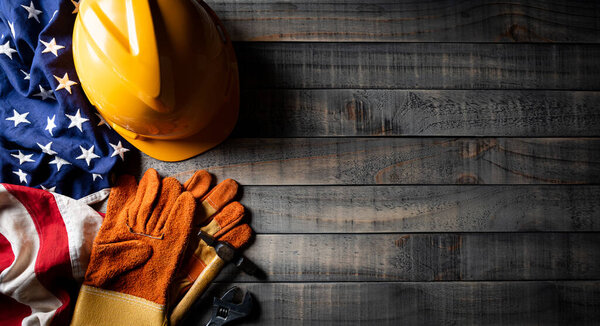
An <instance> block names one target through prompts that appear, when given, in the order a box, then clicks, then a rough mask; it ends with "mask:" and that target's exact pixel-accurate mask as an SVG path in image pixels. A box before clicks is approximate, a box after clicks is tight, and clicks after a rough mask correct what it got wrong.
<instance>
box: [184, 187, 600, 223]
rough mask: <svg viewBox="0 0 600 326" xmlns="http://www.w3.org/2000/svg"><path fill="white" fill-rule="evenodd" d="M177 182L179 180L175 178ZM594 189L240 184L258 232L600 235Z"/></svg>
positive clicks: (596, 189)
mask: <svg viewBox="0 0 600 326" xmlns="http://www.w3.org/2000/svg"><path fill="white" fill-rule="evenodd" d="M182 181H183V180H182ZM598 198H600V186H306V187H297V186H245V187H243V197H242V201H241V202H242V204H244V205H245V206H246V207H247V209H248V210H249V212H250V215H251V221H252V223H251V224H252V227H253V228H254V230H255V231H256V232H258V233H377V232H397V231H399V230H401V231H402V232H521V231H546V232H552V231H562V232H564V231H566V232H569V231H600V200H598Z"/></svg>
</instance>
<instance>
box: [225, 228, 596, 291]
mask: <svg viewBox="0 0 600 326" xmlns="http://www.w3.org/2000/svg"><path fill="white" fill-rule="evenodd" d="M398 231H402V230H398ZM245 255H246V256H247V257H249V258H250V259H251V260H252V261H254V262H255V263H256V264H257V265H258V266H261V268H262V269H263V270H264V272H265V273H266V274H267V279H268V281H270V282H358V281H369V282H373V281H497V280H557V279H584V280H585V279H594V280H597V279H599V278H600V236H599V234H598V233H414V234H406V233H393V234H265V235H263V234H259V235H257V236H256V241H255V242H254V243H253V244H252V246H250V248H248V250H246V252H245ZM235 275H237V276H238V277H237V279H236V281H250V282H252V281H254V280H255V279H254V278H253V277H250V276H247V275H246V274H243V273H242V274H238V273H237V271H236V270H234V269H233V268H228V269H227V270H225V271H224V272H222V273H221V275H220V279H221V280H227V281H230V280H232V279H234V276H235Z"/></svg>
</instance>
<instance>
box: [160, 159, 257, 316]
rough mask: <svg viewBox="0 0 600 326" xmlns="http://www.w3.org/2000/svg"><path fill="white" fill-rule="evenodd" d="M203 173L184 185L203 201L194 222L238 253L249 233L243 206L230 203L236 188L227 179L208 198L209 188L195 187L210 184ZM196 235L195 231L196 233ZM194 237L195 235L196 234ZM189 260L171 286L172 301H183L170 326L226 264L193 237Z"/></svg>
mask: <svg viewBox="0 0 600 326" xmlns="http://www.w3.org/2000/svg"><path fill="white" fill-rule="evenodd" d="M211 179H212V178H211V176H210V174H208V173H207V172H206V171H198V172H196V174H194V176H193V177H192V178H190V180H188V181H187V182H186V183H185V187H186V188H191V189H194V192H193V193H194V197H197V198H202V199H201V205H198V208H197V209H196V222H197V225H198V226H201V227H200V229H201V230H202V231H204V232H206V233H207V234H209V235H211V236H212V237H214V238H216V239H218V240H220V241H224V242H227V243H229V244H230V245H232V246H233V247H234V248H236V249H240V248H241V247H243V246H244V245H246V244H247V243H248V241H249V240H250V238H251V236H252V229H251V228H250V226H248V224H245V223H243V224H240V223H241V221H242V219H243V217H244V206H242V204H240V203H239V202H237V201H232V200H233V199H234V197H235V196H236V195H237V190H238V184H237V183H236V182H235V181H234V180H231V179H227V180H225V181H223V182H221V183H220V184H219V185H217V186H216V187H214V188H213V189H212V190H211V191H210V192H209V193H208V194H204V192H206V190H208V188H206V189H204V187H201V186H198V185H200V184H202V185H206V184H210V183H211ZM196 230H197V231H198V229H196ZM196 233H197V232H196ZM192 239H193V240H192V241H193V242H192V243H191V245H190V249H192V250H190V251H193V252H191V253H189V257H190V258H189V259H187V260H186V262H185V263H184V265H183V270H182V271H180V272H179V273H178V277H177V280H176V281H175V283H174V284H173V285H174V286H173V290H174V292H175V293H176V294H175V295H174V297H178V298H179V297H181V296H183V298H182V299H181V300H180V301H179V302H178V303H177V305H176V306H175V308H174V309H173V313H172V314H171V317H170V324H171V325H176V324H177V323H178V322H179V321H181V319H182V318H183V316H184V315H185V313H186V312H187V310H188V309H189V308H190V307H191V306H192V304H193V303H194V302H195V301H196V300H197V299H198V298H199V297H200V296H201V295H202V293H203V292H204V291H205V290H206V288H207V287H208V285H209V284H210V282H212V281H213V279H214V278H215V277H216V276H217V275H218V273H219V272H220V271H221V269H222V268H223V266H224V265H225V262H224V261H223V260H222V259H221V258H220V257H219V256H217V254H216V252H215V249H214V248H213V247H211V246H209V245H208V244H207V243H206V242H204V241H203V240H200V238H197V237H193V238H192Z"/></svg>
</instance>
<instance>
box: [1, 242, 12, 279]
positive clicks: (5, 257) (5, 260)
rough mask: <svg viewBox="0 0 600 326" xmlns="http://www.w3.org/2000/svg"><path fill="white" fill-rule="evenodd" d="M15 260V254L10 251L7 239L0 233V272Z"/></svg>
mask: <svg viewBox="0 0 600 326" xmlns="http://www.w3.org/2000/svg"><path fill="white" fill-rule="evenodd" d="M14 260H15V254H14V253H13V251H12V247H11V246H10V242H8V239H6V237H4V236H3V235H2V233H0V273H2V271H4V270H5V269H7V268H8V266H10V265H11V264H12V263H13V261H14Z"/></svg>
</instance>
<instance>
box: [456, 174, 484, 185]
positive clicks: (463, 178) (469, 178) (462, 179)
mask: <svg viewBox="0 0 600 326" xmlns="http://www.w3.org/2000/svg"><path fill="white" fill-rule="evenodd" d="M456 182H457V183H459V184H480V183H481V182H480V180H479V177H477V176H476V175H473V174H468V173H463V174H461V175H460V176H459V177H458V178H457V179H456Z"/></svg>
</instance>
